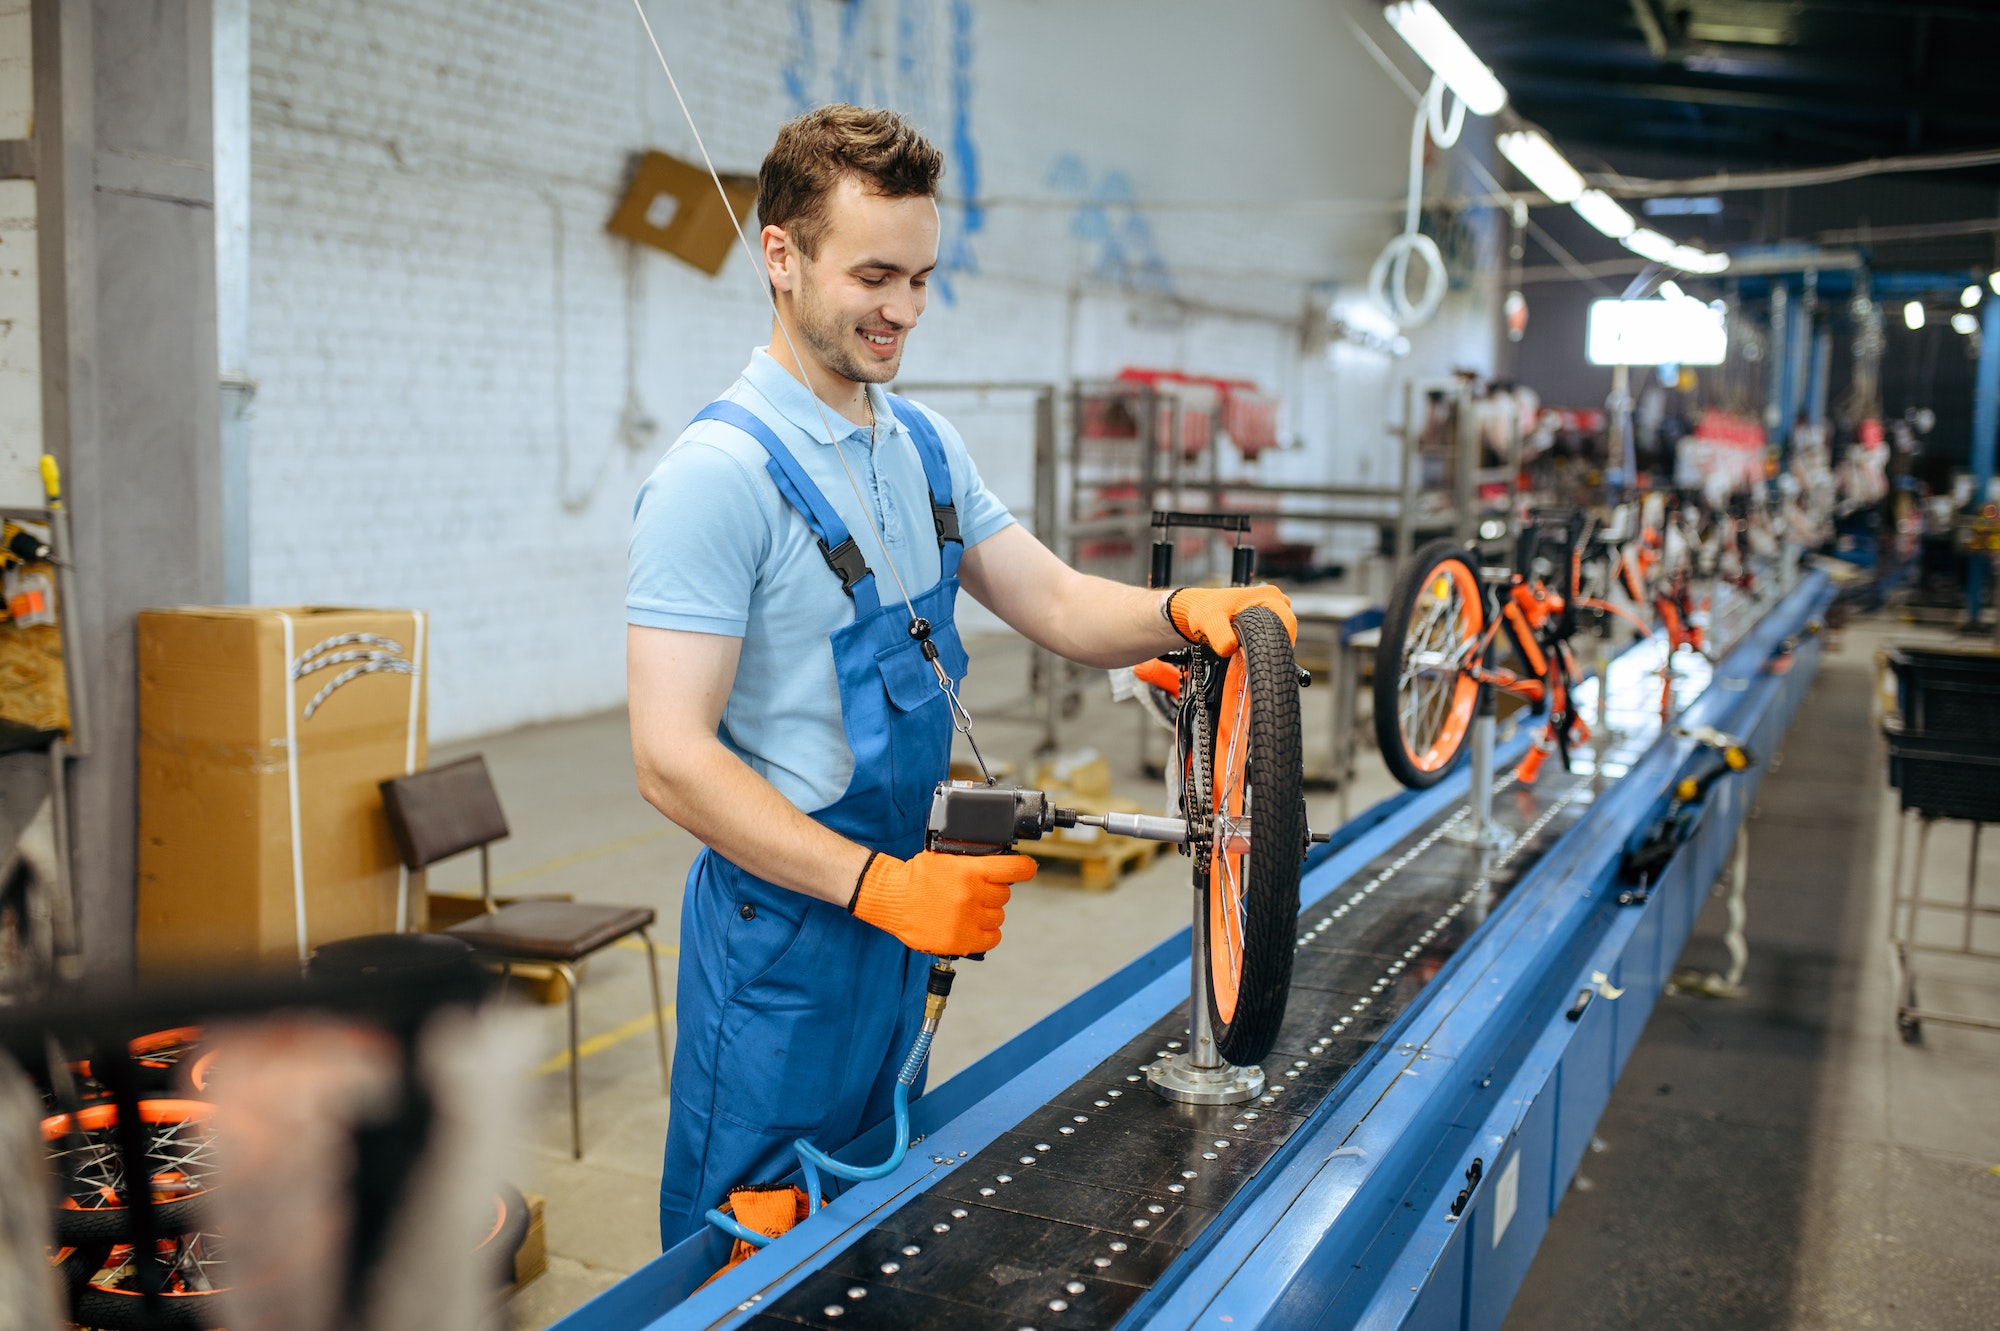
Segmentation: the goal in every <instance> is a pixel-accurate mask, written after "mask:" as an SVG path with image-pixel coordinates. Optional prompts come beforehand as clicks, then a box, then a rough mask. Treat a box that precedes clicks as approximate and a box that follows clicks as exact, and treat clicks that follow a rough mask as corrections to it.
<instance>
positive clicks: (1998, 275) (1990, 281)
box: [1986, 268, 2000, 296]
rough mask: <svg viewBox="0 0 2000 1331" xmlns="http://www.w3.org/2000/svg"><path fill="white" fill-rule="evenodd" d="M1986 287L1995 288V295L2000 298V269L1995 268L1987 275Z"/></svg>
mask: <svg viewBox="0 0 2000 1331" xmlns="http://www.w3.org/2000/svg"><path fill="white" fill-rule="evenodd" d="M1986 285H1987V286H1989V287H1992V288H1993V294H1994V295H1996V296H2000V268H1995V269H1994V270H1993V271H1992V272H1990V273H1988V274H1987V275H1986Z"/></svg>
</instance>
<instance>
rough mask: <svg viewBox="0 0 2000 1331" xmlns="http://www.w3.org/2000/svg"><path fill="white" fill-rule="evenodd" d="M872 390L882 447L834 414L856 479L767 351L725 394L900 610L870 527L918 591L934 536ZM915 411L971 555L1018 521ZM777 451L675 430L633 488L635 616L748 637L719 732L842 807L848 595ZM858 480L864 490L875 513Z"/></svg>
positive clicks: (797, 387)
mask: <svg viewBox="0 0 2000 1331" xmlns="http://www.w3.org/2000/svg"><path fill="white" fill-rule="evenodd" d="M868 394H869V397H870V400H871V401H872V402H873V403H874V406H875V419H876V422H877V423H878V430H877V433H876V438H875V442H874V446H873V447H872V448H871V447H870V444H869V431H868V427H866V426H862V425H854V424H852V423H851V422H849V421H848V420H847V419H846V418H845V417H843V416H841V415H840V414H839V413H838V412H836V411H834V410H833V409H832V408H831V407H828V408H827V409H826V422H827V424H830V425H831V426H832V427H833V429H834V431H835V433H836V434H837V435H838V437H839V444H838V448H839V450H840V456H841V457H844V458H846V460H847V466H848V467H849V468H851V469H852V472H853V477H854V480H853V482H852V483H850V482H849V480H848V477H847V473H846V472H845V471H843V470H842V468H841V464H840V459H839V458H837V457H836V456H835V454H834V449H835V447H836V445H834V444H830V443H828V442H827V438H826V429H827V425H826V424H822V423H821V419H820V412H819V410H818V408H817V406H816V404H815V403H814V400H813V396H812V394H810V393H808V392H807V391H806V388H805V385H803V384H801V383H800V382H799V381H798V380H797V379H794V378H793V377H792V376H791V375H790V374H788V373H787V372H786V371H785V370H784V368H783V367H781V366H780V365H779V364H778V362H776V361H775V360H773V359H771V357H770V355H769V352H768V350H767V349H766V348H764V347H759V348H758V349H757V350H756V351H755V352H754V353H753V354H752V355H751V357H750V364H749V366H748V367H747V368H745V369H744V371H743V377H742V378H740V379H738V380H737V381H736V382H735V383H734V384H732V385H730V388H729V391H728V392H726V393H724V394H723V395H722V400H723V401H725V402H734V403H736V404H737V405H739V406H741V407H744V408H746V409H748V410H749V411H751V412H753V413H755V414H756V415H757V416H758V417H759V418H760V419H761V420H763V421H764V423H765V424H767V425H769V426H770V427H771V428H772V429H773V430H774V431H775V432H776V433H777V436H778V438H779V439H780V440H782V441H783V442H784V443H785V445H786V446H787V447H788V448H790V449H791V451H792V455H793V456H794V457H796V458H797V459H798V461H799V465H800V466H801V467H803V468H804V469H805V473H806V475H807V476H809V477H811V478H812V480H813V483H814V484H815V485H817V486H818V487H819V488H820V491H821V493H823V494H824V495H825V496H826V498H827V501H828V502H829V503H831V504H832V505H833V507H834V509H835V510H836V511H838V512H839V514H840V517H841V520H842V521H843V522H845V523H846V524H847V528H848V530H849V531H850V532H851V533H853V536H854V540H855V543H856V544H857V545H859V546H860V547H861V553H862V555H863V557H864V558H866V559H867V561H868V567H869V568H871V569H873V570H874V571H875V586H876V590H877V591H878V592H879V593H880V595H881V598H882V604H883V605H884V606H887V607H892V608H896V607H899V606H900V603H901V601H902V596H901V594H900V593H899V592H898V591H897V590H896V580H895V578H894V577H892V576H891V575H890V572H889V563H888V560H885V559H884V557H883V552H882V545H881V543H880V542H878V541H877V540H876V539H875V528H879V529H880V530H881V532H882V536H883V538H884V540H886V541H887V543H888V547H889V550H888V555H889V559H893V560H894V561H895V567H896V570H897V572H899V573H901V574H902V576H903V581H904V583H905V584H907V586H908V587H909V593H910V595H911V596H915V595H917V593H919V592H921V591H924V590H925V589H927V588H929V587H931V586H933V585H935V584H936V582H937V580H938V574H939V571H940V564H939V561H938V547H937V530H936V528H935V527H934V526H933V525H932V523H931V500H930V488H929V487H928V486H927V485H926V484H925V483H924V467H923V462H922V461H921V460H920V459H919V458H918V456H917V450H916V444H915V441H914V440H912V439H911V438H910V433H909V431H908V430H907V429H905V428H904V427H903V425H902V424H901V423H900V422H898V421H897V420H896V417H895V415H894V413H892V412H891V411H890V409H889V403H888V395H887V394H886V393H885V392H884V391H883V390H882V389H881V388H880V387H879V386H876V385H873V384H871V385H869V387H868ZM920 409H921V410H922V411H923V412H924V414H925V415H927V416H928V417H930V420H931V424H932V425H934V426H935V427H936V428H937V433H938V438H939V439H940V440H941V441H942V442H943V444H944V452H945V459H946V461H947V462H948V463H949V464H950V466H951V490H952V502H953V503H954V504H955V505H957V507H958V525H959V531H960V532H961V533H962V534H963V536H964V537H965V548H966V549H968V550H970V549H971V548H972V547H973V546H975V545H978V544H979V543H980V542H981V541H983V540H985V539H986V538H987V537H989V536H991V535H993V533H995V532H997V531H999V530H1000V529H1001V528H1003V527H1006V526H1008V525H1010V524H1011V523H1012V522H1013V521H1014V518H1013V515H1012V514H1010V513H1008V511H1007V507H1006V505H1004V504H1002V503H1001V502H1000V501H999V499H998V498H996V497H995V496H994V494H993V492H992V491H991V490H988V489H987V488H986V485H985V483H984V482H983V481H981V480H980V479H979V469H978V468H977V467H975V466H973V464H972V457H971V455H970V454H969V453H967V452H966V449H965V441H964V440H963V439H961V438H960V437H959V434H958V431H957V430H954V429H953V428H952V427H951V426H950V424H949V423H947V422H946V421H945V419H944V418H943V417H942V416H939V415H938V414H937V413H936V412H934V411H932V410H930V409H929V408H928V407H923V408H920ZM769 456H770V455H769V454H768V453H766V452H765V451H764V446H763V445H762V444H760V443H758V442H757V441H756V440H754V439H752V438H750V436H748V435H746V434H744V433H743V432H742V431H741V430H738V429H736V428H735V427H734V426H731V425H725V424H723V423H722V422H720V421H697V422H695V423H694V424H692V425H690V426H689V427H688V428H687V429H686V430H684V431H683V432H682V433H681V436H680V438H679V439H677V440H675V441H674V444H673V447H671V448H669V449H668V450H667V453H666V456H665V457H663V458H661V459H660V463H659V465H658V466H657V467H655V468H653V474H652V475H650V476H648V477H647V478H646V481H645V484H643V485H641V486H640V487H639V498H638V502H637V503H636V505H635V506H634V509H633V514H632V543H631V546H630V550H629V553H628V557H627V565H626V579H625V618H626V621H627V622H628V623H632V624H637V625H640V626H642V627H645V628H661V629H681V630H684V631H687V632H691V633H717V634H722V635H724V636H727V637H732V638H741V639H742V640H743V648H742V655H741V658H740V659H739V661H738V663H737V667H736V682H735V686H734V687H733V688H732V689H731V690H730V694H729V701H728V703H727V704H726V705H725V706H724V708H723V712H722V727H721V730H720V732H719V734H720V738H721V740H722V742H723V743H724V744H726V745H728V746H729V748H730V749H731V750H733V751H734V752H735V753H737V754H738V755H739V756H741V757H742V759H743V760H744V761H745V762H746V763H748V764H749V765H750V767H751V769H752V770H753V771H755V772H757V773H758V774H759V775H760V776H762V777H763V778H764V779H765V780H767V781H769V782H770V783H771V784H772V785H773V786H775V787H777V789H778V790H779V791H780V792H781V793H782V794H783V795H784V796H785V798H787V799H789V800H791V801H792V803H794V804H796V805H798V806H799V808H801V809H804V810H805V811H807V812H808V813H810V812H813V811H814V810H817V809H823V808H825V807H826V806H828V805H830V804H832V803H833V802H834V801H836V800H838V799H839V798H840V796H841V795H842V794H843V793H844V792H845V791H846V789H847V783H848V780H849V779H850V778H851V777H852V776H853V774H854V755H853V753H852V752H851V751H850V750H849V748H848V746H847V736H846V733H845V732H844V731H843V730H842V729H841V724H840V685H839V682H838V680H837V679H836V677H835V675H834V668H833V645H832V643H831V642H830V641H829V639H830V638H831V636H832V635H833V633H834V632H835V631H836V630H837V629H840V628H842V627H843V626H845V625H848V624H851V623H853V622H854V602H853V601H852V600H851V599H849V597H848V596H847V594H846V593H845V592H843V591H842V590H841V589H840V579H839V578H838V577H837V576H835V575H834V573H833V570H831V569H829V568H828V567H827V565H826V559H825V558H824V557H823V556H822V555H821V554H820V550H819V542H818V540H817V539H816V538H815V537H814V536H813V534H812V528H811V527H809V526H807V525H806V521H805V519H804V518H802V517H801V516H800V515H799V513H798V512H797V510H795V509H794V508H793V507H792V506H791V504H790V503H788V502H787V501H786V500H785V499H784V497H783V496H781V495H780V494H779V493H778V487H777V485H776V484H775V483H774V482H773V481H772V479H771V475H770V473H769V472H768V471H766V470H765V468H764V463H765V461H766V459H767V458H768V457H769ZM857 485H858V486H859V487H860V490H861V493H862V494H863V495H865V496H866V497H867V508H866V509H865V510H864V508H863V507H862V503H861V500H860V499H858V498H857V497H856V495H855V487H856V486H857ZM870 514H872V516H873V518H874V526H873V527H871V525H870V523H869V521H868V515H870ZM663 686H664V687H669V688H670V687H672V683H671V681H665V682H663Z"/></svg>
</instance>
